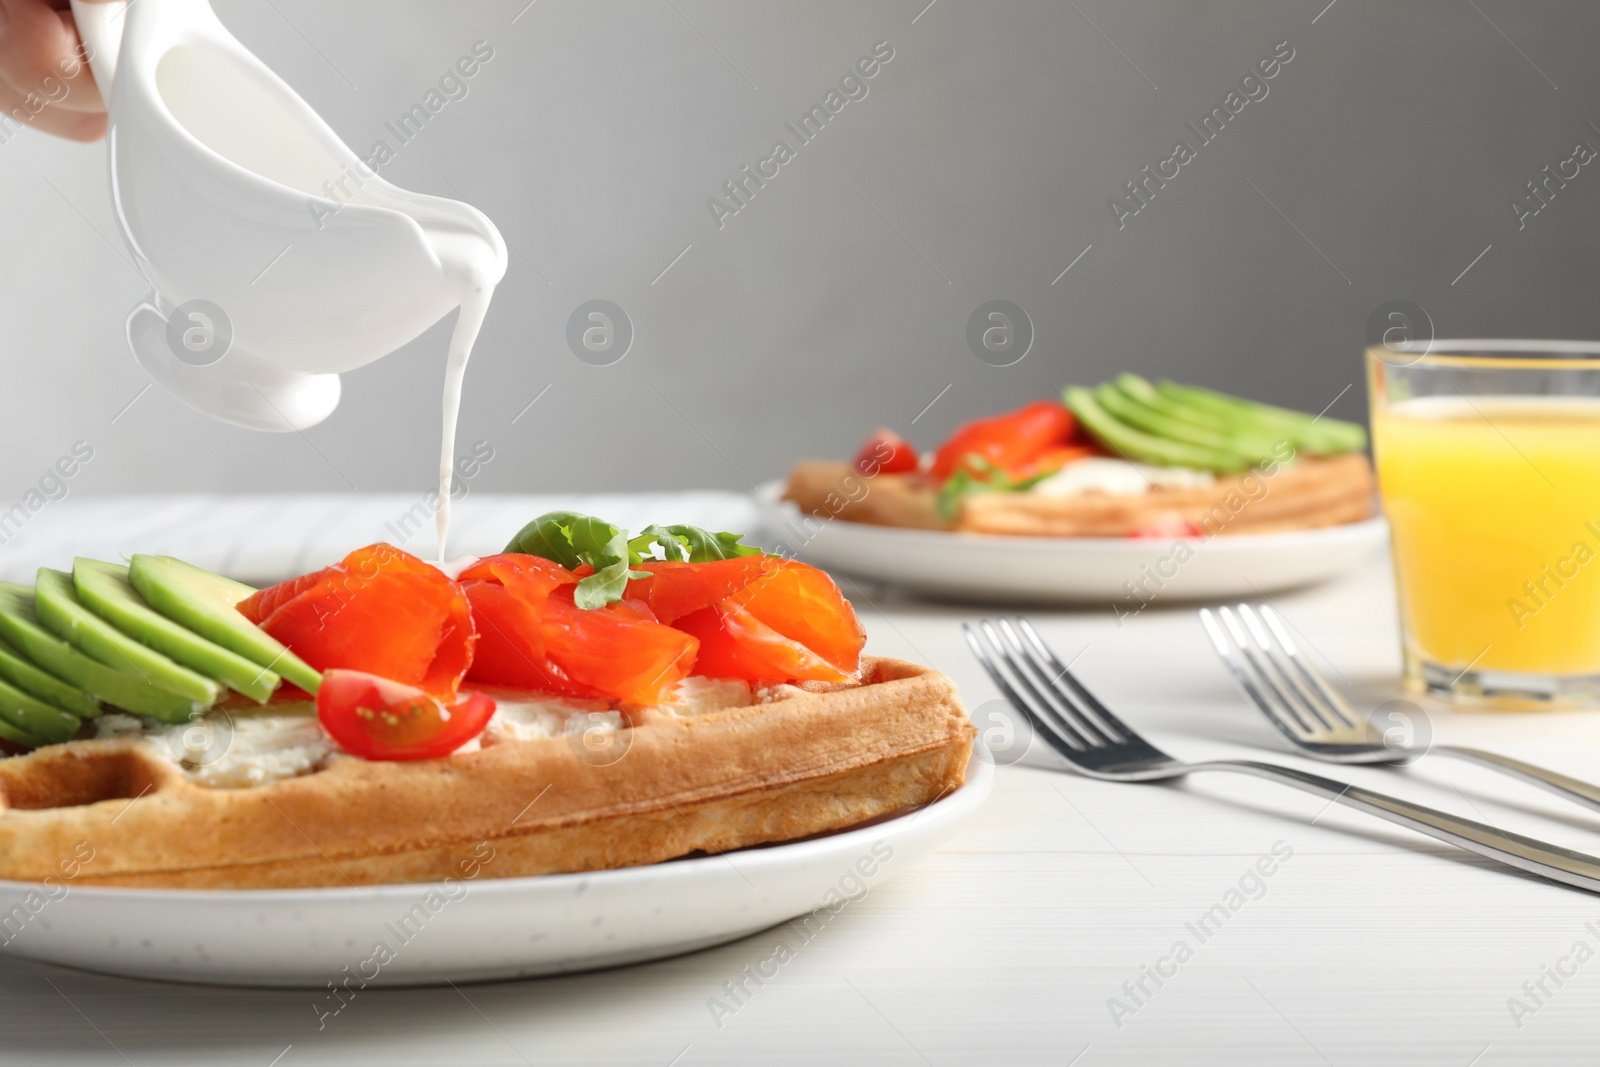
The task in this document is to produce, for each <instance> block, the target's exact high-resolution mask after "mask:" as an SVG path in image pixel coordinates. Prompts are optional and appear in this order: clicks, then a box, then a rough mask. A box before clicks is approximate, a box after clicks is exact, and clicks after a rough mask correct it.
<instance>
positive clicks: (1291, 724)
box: [1200, 608, 1310, 744]
mask: <svg viewBox="0 0 1600 1067" xmlns="http://www.w3.org/2000/svg"><path fill="white" fill-rule="evenodd" d="M1200 624H1202V625H1203V627H1205V630H1206V633H1210V635H1211V643H1213V645H1214V646H1216V649H1218V654H1219V656H1221V657H1222V662H1224V665H1227V670H1229V673H1232V675H1234V680H1235V681H1238V688H1242V689H1243V691H1245V696H1246V697H1250V702H1251V704H1254V705H1256V709H1258V710H1259V712H1261V713H1262V715H1266V717H1267V721H1269V723H1272V725H1274V726H1277V728H1278V731H1280V733H1282V734H1283V736H1285V737H1288V739H1290V741H1291V742H1294V744H1301V742H1304V741H1309V734H1310V728H1309V726H1306V723H1302V721H1301V720H1299V717H1298V715H1296V713H1294V709H1291V707H1288V705H1285V704H1282V702H1278V701H1274V699H1272V696H1270V694H1272V689H1270V686H1267V685H1266V683H1264V680H1262V678H1261V673H1259V672H1258V670H1256V667H1254V664H1251V662H1250V659H1246V657H1245V656H1243V654H1242V653H1240V648H1242V646H1237V645H1234V643H1230V641H1229V630H1237V624H1235V625H1234V627H1227V629H1224V625H1222V624H1219V622H1218V619H1216V616H1214V614H1213V613H1211V611H1210V609H1208V608H1203V609H1202V611H1200ZM1232 637H1235V638H1237V637H1238V633H1237V632H1234V633H1232Z"/></svg>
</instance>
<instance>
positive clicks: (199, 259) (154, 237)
mask: <svg viewBox="0 0 1600 1067" xmlns="http://www.w3.org/2000/svg"><path fill="white" fill-rule="evenodd" d="M72 10H73V14H74V16H75V17H76V19H77V23H78V28H79V32H80V34H81V35H82V37H83V40H84V43H85V44H86V45H87V46H88V48H89V50H90V65H91V67H92V68H93V70H94V75H95V80H96V81H97V82H98V83H99V86H100V91H101V92H102V93H103V94H104V95H105V97H106V101H107V107H108V110H109V112H110V133H109V134H108V136H107V152H108V155H109V163H110V180H111V197H112V204H113V207H114V209H115V212H116V216H117V221H118V223H119V225H120V227H121V229H122V235H123V238H124V240H125V241H126V243H127V246H128V249H129V251H130V252H131V253H132V255H133V260H134V262H135V263H136V264H137V265H138V268H139V270H140V271H141V272H142V273H143V274H144V276H145V278H146V279H148V280H149V282H150V285H151V288H152V293H151V295H150V296H149V298H148V299H147V300H146V301H145V302H143V303H141V304H139V305H138V306H136V307H135V308H134V309H133V312H132V313H131V314H130V315H129V316H128V343H129V344H130V345H131V346H132V348H133V352H134V355H135V356H136V357H137V358H138V360H139V362H140V364H141V365H143V367H144V368H145V370H146V371H148V372H149V374H150V376H151V377H152V378H154V379H155V380H156V381H157V382H159V383H161V385H163V386H164V387H166V388H167V389H169V390H170V391H172V392H173V393H174V394H176V395H177V396H178V397H180V398H181V399H183V400H184V401H185V402H187V403H188V404H190V405H191V406H193V407H195V408H198V409H199V410H200V411H203V412H205V413H206V414H208V415H211V416H214V417H216V418H219V419H222V420H224V421H226V422H231V423H234V424H235V425H239V426H245V427H249V428H251V429H258V430H301V429H304V428H306V427H308V426H312V425H315V424H316V423H318V422H320V421H321V420H322V419H324V418H326V417H327V416H328V414H329V413H330V412H332V411H333V409H334V407H335V405H337V404H338V402H339V377H338V375H339V374H340V372H343V371H347V370H354V369H355V368H357V367H360V366H363V365H365V364H367V363H370V362H372V361H373V360H375V359H378V358H380V357H382V356H384V355H387V354H388V353H389V352H392V351H394V350H395V349H396V348H399V347H400V346H401V345H403V344H405V343H406V342H408V341H410V340H412V339H413V338H415V337H416V336H417V335H418V334H420V333H422V331H424V330H426V329H427V328H428V327H429V326H431V325H432V324H433V323H435V322H437V321H438V320H439V319H440V318H442V317H443V316H444V315H446V314H448V313H449V312H450V310H451V309H453V308H455V307H456V306H458V305H459V304H461V303H462V302H463V301H464V300H468V299H470V298H471V295H472V294H474V293H485V294H486V293H487V292H488V291H491V290H492V289H493V287H494V285H495V283H496V282H498V281H499V280H500V278H501V277H502V276H503V275H504V274H505V270H506V246H505V241H504V240H503V239H502V238H501V236H500V232H499V231H498V230H496V229H495V227H494V224H493V223H491V222H490V221H489V220H488V218H486V217H485V216H484V215H483V213H482V212H480V211H478V210H477V209H475V208H473V207H470V206H469V205H467V204H463V203H460V202H458V201H455V200H447V199H444V198H442V197H436V196H425V195H422V194H420V193H412V192H407V191H406V190H404V189H399V188H397V187H395V186H394V185H392V184H390V183H389V182H386V181H384V180H383V179H382V178H380V177H378V176H377V174H376V173H374V172H373V171H372V170H371V169H370V168H368V167H367V166H366V165H365V164H364V163H362V162H361V160H360V158H359V157H357V156H356V154H355V153H354V152H352V151H351V150H350V149H349V148H348V147H347V146H346V145H345V144H344V142H343V141H341V140H340V139H339V138H338V136H337V135H336V134H335V133H334V132H333V130H332V129H330V128H329V126H328V124H327V123H325V122H323V121H322V119H321V118H320V117H319V116H318V115H317V114H316V112H314V111H313V110H312V109H311V108H310V106H309V105H307V104H306V102H305V101H304V100H302V99H301V98H300V96H299V95H298V94H297V93H295V91H294V90H293V89H291V88H290V87H289V86H288V85H287V84H286V83H285V82H284V81H283V79H281V78H279V77H278V76H277V75H276V74H274V73H273V72H272V71H271V70H269V69H268V68H267V67H266V66H265V65H264V64H263V63H262V62H261V61H260V60H259V59H257V58H256V57H255V56H254V55H252V54H251V53H250V52H249V51H248V50H246V49H245V48H244V46H243V45H241V44H240V43H239V42H238V41H237V40H236V39H235V38H234V37H233V35H232V34H230V33H229V32H228V31H227V30H226V29H225V28H224V27H223V25H222V23H221V22H220V21H218V19H217V17H216V14H215V13H214V12H213V11H212V10H211V6H210V4H209V3H208V2H207V0H137V2H135V3H132V4H128V3H126V2H123V0H117V2H112V3H104V4H86V3H82V2H81V0H72ZM485 299H486V297H485ZM474 332H475V327H474ZM450 421H452V422H453V420H450ZM450 429H452V430H453V426H452V427H450Z"/></svg>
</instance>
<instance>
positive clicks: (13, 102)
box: [0, 82, 106, 144]
mask: <svg viewBox="0 0 1600 1067" xmlns="http://www.w3.org/2000/svg"><path fill="white" fill-rule="evenodd" d="M24 128H29V129H35V130H38V131H40V132H41V133H49V134H54V135H55V136H57V137H66V138H68V139H70V140H73V141H98V140H99V139H100V138H102V137H104V136H105V135H106V114H105V112H104V111H98V112H95V111H65V110H63V109H61V108H59V107H57V106H56V105H54V104H52V103H50V102H49V101H48V100H47V99H46V98H45V97H43V96H41V95H39V94H37V93H36V94H34V95H33V96H32V97H29V96H28V95H27V94H25V93H19V92H17V91H16V90H15V89H13V88H11V86H9V85H7V84H5V83H4V82H0V144H5V143H6V142H7V141H10V140H11V138H13V137H15V136H16V135H17V134H18V133H20V132H22V130H23V129H24Z"/></svg>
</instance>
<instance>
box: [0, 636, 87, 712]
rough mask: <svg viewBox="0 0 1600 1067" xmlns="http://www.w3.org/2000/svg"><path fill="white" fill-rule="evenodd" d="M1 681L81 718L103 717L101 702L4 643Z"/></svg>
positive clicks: (1, 643)
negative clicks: (35, 664)
mask: <svg viewBox="0 0 1600 1067" xmlns="http://www.w3.org/2000/svg"><path fill="white" fill-rule="evenodd" d="M0 680H4V681H6V682H9V683H10V684H11V685H12V686H14V687H15V688H17V689H20V690H22V691H23V692H24V693H27V694H29V695H30V696H33V697H36V698H37V699H39V700H42V701H44V702H45V703H46V704H54V705H55V706H56V707H58V708H60V709H62V710H63V711H70V712H72V713H73V714H74V715H77V716H78V717H79V718H84V719H92V718H94V717H95V716H96V715H98V714H100V702H99V701H98V700H96V699H95V698H94V697H92V696H90V695H89V694H88V693H85V692H84V691H83V690H82V689H79V688H78V687H77V686H75V685H68V684H67V683H66V682H63V681H62V680H61V679H60V678H57V677H56V676H55V675H53V674H51V673H49V672H48V671H42V670H40V669H39V668H38V667H35V666H34V665H33V664H32V663H30V662H28V657H26V656H24V655H23V654H22V653H21V652H18V651H17V650H16V649H14V648H12V647H11V646H10V645H8V644H6V643H5V642H4V641H0Z"/></svg>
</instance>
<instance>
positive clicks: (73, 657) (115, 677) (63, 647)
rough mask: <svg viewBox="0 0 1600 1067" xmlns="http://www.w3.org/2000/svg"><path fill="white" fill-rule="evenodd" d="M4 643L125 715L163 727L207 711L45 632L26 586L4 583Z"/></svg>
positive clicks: (0, 614)
mask: <svg viewBox="0 0 1600 1067" xmlns="http://www.w3.org/2000/svg"><path fill="white" fill-rule="evenodd" d="M0 638H3V639H4V640H5V641H6V642H7V643H8V644H10V645H11V646H12V647H13V648H15V649H17V650H18V651H19V652H21V653H22V654H23V655H24V656H26V657H27V658H28V659H29V661H31V662H32V663H33V664H34V666H36V667H41V668H43V669H44V670H47V671H49V672H50V673H51V674H53V675H55V676H56V677H58V678H61V679H64V680H65V681H68V682H71V683H72V684H73V685H75V686H77V687H78V688H79V689H82V690H84V691H86V692H88V693H92V694H93V695H94V696H97V697H99V698H100V699H101V700H104V701H105V702H106V703H108V704H115V705H116V706H117V707H119V708H122V709H123V710H125V711H131V712H136V713H137V714H140V715H148V716H150V717H151V718H155V719H161V720H163V721H164V722H188V721H189V720H190V719H192V718H194V716H195V715H197V714H199V713H200V712H201V711H202V710H203V709H202V708H201V706H200V705H199V704H197V703H195V702H194V701H192V700H185V699H183V698H182V697H177V696H173V695H172V694H171V693H167V692H165V691H163V690H160V689H157V688H156V687H155V686H153V685H150V684H149V683H148V682H145V681H144V680H142V679H140V678H138V677H137V676H135V675H130V674H123V673H122V672H121V671H117V670H112V669H111V668H110V667H107V666H106V665H105V664H103V663H101V662H100V661H99V660H96V659H91V658H90V657H88V656H86V655H84V654H83V653H82V652H79V651H78V650H77V649H76V648H73V647H72V646H71V645H69V644H68V643H67V642H65V641H63V640H61V639H60V638H59V637H57V636H56V635H55V634H53V633H51V632H50V631H49V630H46V629H45V628H44V627H43V626H41V625H39V619H38V616H37V615H36V614H35V613H34V595H33V589H31V588H30V587H28V586H26V585H18V584H16V583H15V582H0ZM0 736H3V735H0Z"/></svg>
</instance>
